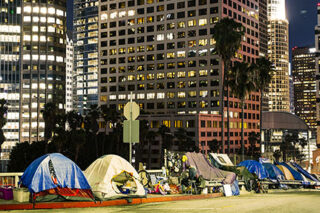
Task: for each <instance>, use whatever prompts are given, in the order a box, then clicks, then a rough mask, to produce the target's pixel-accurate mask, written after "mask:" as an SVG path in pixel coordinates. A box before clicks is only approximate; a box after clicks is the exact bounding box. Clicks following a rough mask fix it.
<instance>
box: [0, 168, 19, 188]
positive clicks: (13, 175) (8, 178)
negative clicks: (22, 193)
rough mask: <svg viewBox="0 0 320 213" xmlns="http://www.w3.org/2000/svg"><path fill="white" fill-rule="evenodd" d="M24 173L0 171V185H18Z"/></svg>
mask: <svg viewBox="0 0 320 213" xmlns="http://www.w3.org/2000/svg"><path fill="white" fill-rule="evenodd" d="M22 174H23V173H22V172H10V173H0V186H15V187H18V182H19V179H20V177H21V176H22Z"/></svg>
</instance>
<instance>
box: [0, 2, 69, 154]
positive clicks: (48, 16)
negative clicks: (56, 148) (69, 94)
mask: <svg viewBox="0 0 320 213" xmlns="http://www.w3.org/2000/svg"><path fill="white" fill-rule="evenodd" d="M0 6H1V8H4V9H3V10H2V13H1V18H0V24H1V27H0V33H1V38H0V39H1V41H0V42H1V43H0V45H1V48H0V51H1V52H0V64H1V69H0V73H1V83H0V87H1V89H0V93H1V96H2V97H7V100H8V102H9V113H8V115H7V117H8V123H7V125H6V126H5V128H4V130H5V136H6V142H5V143H4V144H3V146H4V148H5V149H4V150H5V151H7V150H8V151H10V149H11V148H12V146H14V145H15V143H16V142H18V141H20V142H24V141H28V142H33V141H38V140H42V139H43V136H44V122H43V119H42V115H41V110H42V108H43V106H44V104H45V103H48V102H54V103H55V104H56V105H57V106H58V107H59V108H60V109H64V107H65V57H66V56H65V55H66V43H65V42H66V1H65V0H60V1H52V0H49V1H36V2H35V1H22V0H12V1H1V2H0ZM7 153H8V152H7ZM4 156H6V157H8V155H2V157H4Z"/></svg>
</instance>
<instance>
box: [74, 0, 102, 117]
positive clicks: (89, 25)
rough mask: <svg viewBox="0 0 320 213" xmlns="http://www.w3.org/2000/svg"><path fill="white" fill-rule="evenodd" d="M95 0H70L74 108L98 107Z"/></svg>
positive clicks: (82, 111)
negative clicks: (72, 0) (71, 0)
mask: <svg viewBox="0 0 320 213" xmlns="http://www.w3.org/2000/svg"><path fill="white" fill-rule="evenodd" d="M98 4H99V1H98V0H90V1H87V0H74V5H73V41H74V75H73V79H74V80H73V81H74V88H73V90H74V95H73V99H74V100H73V101H74V109H77V110H78V111H79V112H80V113H81V114H85V113H86V111H87V110H88V109H90V106H91V105H95V104H98V55H99V54H98Z"/></svg>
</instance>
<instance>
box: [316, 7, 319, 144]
mask: <svg viewBox="0 0 320 213" xmlns="http://www.w3.org/2000/svg"><path fill="white" fill-rule="evenodd" d="M317 11H318V22H317V26H316V27H315V48H316V59H315V61H316V63H315V66H316V90H317V92H316V99H317V146H318V147H320V86H319V83H320V3H318V4H317Z"/></svg>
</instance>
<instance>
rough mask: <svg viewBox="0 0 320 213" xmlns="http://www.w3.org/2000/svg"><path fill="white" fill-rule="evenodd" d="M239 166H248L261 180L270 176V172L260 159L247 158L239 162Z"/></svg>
mask: <svg viewBox="0 0 320 213" xmlns="http://www.w3.org/2000/svg"><path fill="white" fill-rule="evenodd" d="M238 166H244V167H246V168H247V169H248V171H249V172H250V173H254V174H256V175H257V176H258V178H259V179H260V180H262V179H265V178H268V172H267V171H266V169H265V168H264V167H263V166H262V164H261V163H259V162H258V161H255V160H245V161H242V162H241V163H239V164H238Z"/></svg>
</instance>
